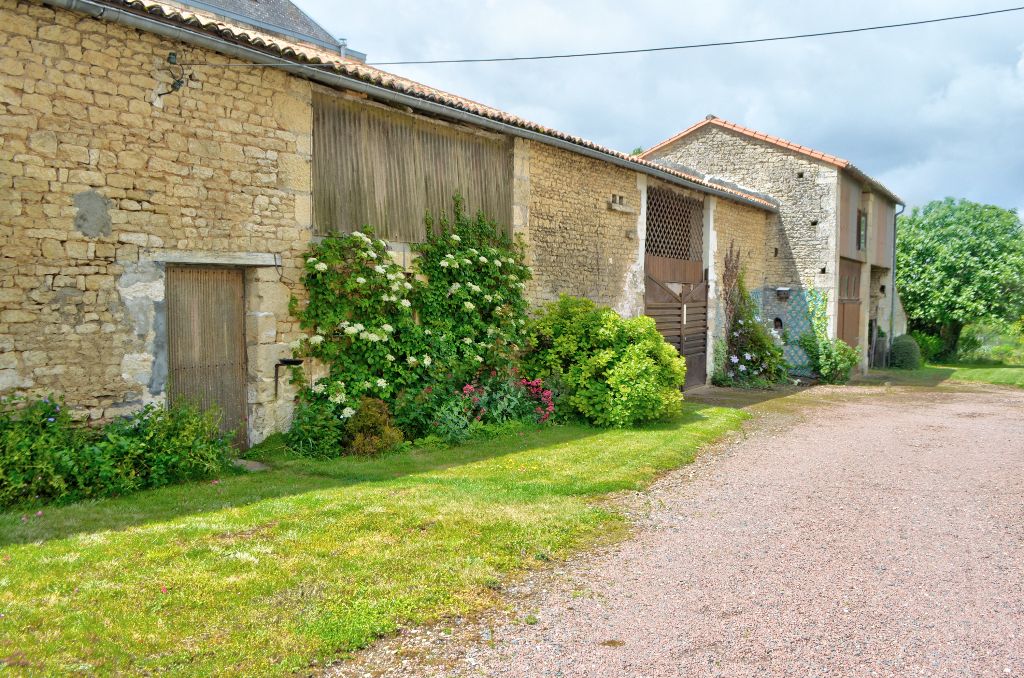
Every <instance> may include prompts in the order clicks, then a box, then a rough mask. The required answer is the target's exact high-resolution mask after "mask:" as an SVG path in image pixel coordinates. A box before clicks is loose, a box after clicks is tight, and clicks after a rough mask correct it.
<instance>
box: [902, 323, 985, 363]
mask: <svg viewBox="0 0 1024 678" xmlns="http://www.w3.org/2000/svg"><path fill="white" fill-rule="evenodd" d="M910 336H912V337H913V338H914V340H915V341H916V342H917V346H918V348H919V349H921V359H922V360H924V361H925V362H929V363H931V362H935V361H936V360H938V359H939V356H941V355H942V338H941V337H936V336H934V335H931V334H926V333H925V332H921V331H920V330H914V331H912V332H911V333H910ZM897 338H898V337H897ZM963 339H965V340H966V341H967V342H968V343H969V342H970V338H968V337H964V338H963ZM894 343H895V342H894Z"/></svg>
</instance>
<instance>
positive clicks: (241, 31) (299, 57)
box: [100, 0, 777, 211]
mask: <svg viewBox="0 0 1024 678" xmlns="http://www.w3.org/2000/svg"><path fill="white" fill-rule="evenodd" d="M100 1H101V2H103V4H107V5H111V6H117V7H122V8H125V9H127V10H131V11H133V12H136V13H141V14H146V15H148V16H150V17H152V18H156V19H160V20H163V21H165V22H168V23H173V24H179V25H185V26H188V27H190V28H192V29H197V30H201V31H203V32H206V33H213V34H215V35H218V36H220V37H221V38H223V39H225V40H227V41H230V42H241V43H245V44H246V45H248V46H251V47H256V48H259V49H261V50H264V51H266V52H268V53H270V54H273V55H275V56H281V57H285V58H287V59H289V60H292V61H296V62H298V63H301V64H304V65H313V66H323V67H324V68H325V69H329V70H330V71H332V72H334V73H338V74H340V75H342V76H345V77H348V78H353V79H357V80H361V81H363V82H366V83H369V84H372V85H375V86H377V87H383V88H386V89H389V90H392V91H395V92H400V93H403V94H407V95H409V96H412V97H415V98H418V99H422V100H424V101H429V102H433V103H436V104H439V105H442V106H445V107H448V108H452V109H456V110H459V111H464V112H467V113H472V114H474V115H478V116H480V117H482V118H487V119H489V120H493V121H497V122H501V123H504V124H507V125H510V126H513V127H517V128H519V129H523V130H529V131H532V132H537V133H539V134H542V135H545V136H549V137H551V138H553V139H559V140H562V141H566V142H569V143H571V144H573V145H576V146H580V147H582V148H588V149H591V150H594V151H598V152H599V153H601V154H604V155H608V156H613V157H616V158H619V159H621V160H627V161H628V162H629V163H631V164H633V165H635V166H636V167H637V168H638V170H641V171H643V170H644V169H650V170H657V171H658V172H664V173H666V174H668V175H671V176H675V177H678V178H679V179H683V180H685V181H687V182H690V183H691V184H695V185H698V186H703V187H705V188H709V189H713V190H716V191H721V192H724V193H727V194H730V195H733V196H735V197H736V198H737V199H738V200H741V201H744V202H747V203H751V204H754V205H757V206H759V207H762V208H763V209H766V210H769V211H776V210H777V205H776V204H775V203H774V202H773V201H771V200H767V199H765V198H764V197H763V196H760V195H757V194H755V193H753V192H747V191H744V190H740V189H737V188H735V187H732V186H729V185H724V184H720V183H718V182H715V181H713V180H710V179H707V178H705V177H704V176H703V175H700V174H699V173H694V174H689V173H685V172H682V171H680V170H678V169H672V168H666V167H665V166H663V165H660V164H658V163H654V162H651V161H649V160H645V159H643V158H641V157H638V156H631V155H628V154H626V153H622V152H620V151H616V150H613V149H610V148H606V147H604V146H601V145H599V144H596V143H594V142H592V141H588V140H587V139H583V138H581V137H577V136H574V135H571V134H567V133H565V132H560V131H558V130H555V129H551V128H550V127H545V126H544V125H540V124H538V123H535V122H531V121H529V120H526V119H524V118H520V117H519V116H516V115H512V114H511V113H506V112H505V111H502V110H499V109H497V108H493V107H491V106H486V105H484V104H481V103H478V102H476V101H473V100H471V99H467V98H465V97H460V96H457V95H455V94H450V93H448V92H444V91H442V90H439V89H436V88H434V87H430V86H428V85H424V84H422V83H419V82H416V81H414V80H409V79H408V78H403V77H401V76H398V75H395V74H393V73H388V72H387V71H382V70H380V69H379V68H374V67H373V66H368V65H366V64H364V63H361V62H358V61H351V60H344V59H341V58H339V55H338V54H336V53H332V52H329V51H327V50H324V49H321V48H318V47H316V46H315V45H310V44H305V43H301V44H300V43H293V42H289V41H286V40H283V39H281V38H280V37H278V36H272V35H270V34H267V33H263V32H260V31H258V30H254V29H252V28H249V27H242V26H237V25H233V24H231V23H229V22H226V21H224V20H222V19H220V18H217V17H214V16H212V15H208V14H204V13H202V12H198V11H195V10H194V9H192V8H185V7H181V6H176V5H173V4H168V3H163V2H157V1H156V0H100Z"/></svg>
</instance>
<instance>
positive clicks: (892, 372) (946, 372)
mask: <svg viewBox="0 0 1024 678" xmlns="http://www.w3.org/2000/svg"><path fill="white" fill-rule="evenodd" d="M955 372H956V370H955V369H954V368H952V367H935V366H932V365H928V366H926V367H921V368H918V369H916V370H899V369H894V368H890V369H875V370H871V371H870V372H869V373H868V374H866V375H864V376H862V377H859V378H858V379H857V380H856V382H855V383H858V384H885V383H889V384H894V385H897V386H938V385H939V384H941V383H943V382H945V381H949V380H950V379H951V378H952V377H953V376H954V374H955Z"/></svg>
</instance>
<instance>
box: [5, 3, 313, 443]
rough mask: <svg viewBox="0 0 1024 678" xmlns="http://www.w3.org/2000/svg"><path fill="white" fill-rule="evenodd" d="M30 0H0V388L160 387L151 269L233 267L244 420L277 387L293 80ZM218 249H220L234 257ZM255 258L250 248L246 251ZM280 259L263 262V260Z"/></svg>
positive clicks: (300, 201) (302, 203)
mask: <svg viewBox="0 0 1024 678" xmlns="http://www.w3.org/2000/svg"><path fill="white" fill-rule="evenodd" d="M170 51H176V52H177V53H178V54H179V55H187V59H185V60H187V61H199V62H212V63H222V62H226V61H228V60H227V58H225V57H223V56H220V55H218V54H216V53H213V52H207V51H203V50H200V49H197V48H193V47H188V46H185V45H183V44H176V43H174V42H171V41H168V40H165V39H163V38H160V37H158V36H155V35H152V34H148V33H141V32H137V31H133V30H130V29H128V28H125V27H122V26H119V25H117V24H113V23H108V22H103V21H96V20H93V19H89V18H85V17H84V16H82V15H78V14H73V13H70V12H65V11H62V10H54V9H50V8H48V7H45V6H42V5H40V4H38V3H35V2H19V1H16V0H0V138H2V142H0V246H2V259H0V392H11V391H13V390H19V391H23V392H27V393H34V394H44V393H51V392H53V393H59V394H63V395H64V396H65V397H66V398H67V399H68V402H69V403H70V404H72V405H73V406H75V407H76V408H77V409H78V411H79V412H80V413H81V414H82V415H83V416H88V417H90V418H93V419H99V418H105V417H110V416H113V415H116V414H120V413H121V412H123V411H125V410H126V409H127V408H131V407H136V406H137V405H138V404H140V403H142V402H145V401H149V400H159V399H161V398H162V397H163V393H164V386H165V383H166V374H167V365H166V344H165V339H164V332H165V329H164V323H165V321H164V317H163V305H164V274H163V271H164V266H165V262H166V261H169V260H173V261H182V262H188V261H193V260H195V261H196V263H198V262H199V261H206V262H207V263H209V262H213V263H233V264H235V265H255V264H259V263H262V264H263V267H262V268H260V267H253V268H249V269H247V270H248V273H247V297H248V299H247V343H248V346H249V347H248V356H249V363H250V369H249V383H248V389H249V402H250V412H249V415H250V417H249V419H250V429H251V433H252V437H253V438H254V439H256V440H258V439H259V438H261V437H262V435H264V434H265V433H266V432H267V431H269V430H271V429H273V428H274V426H275V422H276V421H277V420H278V418H279V417H280V416H283V415H282V413H281V412H278V408H277V407H276V403H278V402H280V403H282V407H287V406H286V405H283V404H284V403H287V402H289V401H290V393H289V392H288V388H287V387H286V384H284V383H283V382H284V381H285V379H284V378H282V389H281V391H282V393H281V397H280V398H279V399H278V400H277V401H275V400H274V397H273V386H274V385H273V364H274V363H275V362H277V360H278V358H279V357H282V356H285V355H287V344H288V342H289V341H290V340H292V339H294V338H295V337H297V336H298V328H297V326H296V324H295V322H294V320H293V319H291V318H290V317H289V316H288V313H287V301H288V297H289V294H290V292H301V290H300V289H299V284H298V279H299V266H300V263H301V262H300V258H299V256H300V253H301V251H302V250H303V249H304V248H305V246H306V243H307V242H308V239H309V224H310V151H311V125H312V116H311V108H310V86H309V83H308V82H306V81H303V80H300V79H298V78H294V77H292V76H288V75H286V74H283V73H281V72H279V71H277V70H276V69H270V68H265V69H260V68H252V69H240V68H202V69H195V71H194V73H193V77H192V78H191V79H190V80H189V81H188V83H187V85H186V87H185V88H184V89H182V90H181V91H180V92H176V93H172V94H168V95H166V96H160V94H161V93H163V92H167V91H168V90H169V83H170V80H171V75H170V73H169V71H168V69H167V65H166V59H167V54H168V52H170ZM231 253H236V254H235V255H232V254H231ZM253 255H259V256H255V257H254V256H253ZM275 260H276V261H278V262H279V263H280V265H279V266H274V265H271V266H266V264H267V263H268V261H269V262H274V261H275Z"/></svg>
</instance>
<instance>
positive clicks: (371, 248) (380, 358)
mask: <svg viewBox="0 0 1024 678" xmlns="http://www.w3.org/2000/svg"><path fill="white" fill-rule="evenodd" d="M302 282H303V284H304V285H305V287H306V290H307V292H308V295H309V301H308V303H307V304H306V305H305V306H304V307H302V308H300V307H299V305H298V303H297V302H296V300H294V299H293V300H292V305H291V312H292V314H293V315H294V316H296V317H297V318H298V319H299V322H300V324H301V326H302V328H303V329H305V330H307V331H309V332H311V334H310V336H307V337H305V338H303V339H302V340H300V341H298V342H296V343H295V344H293V345H292V348H293V350H294V352H295V353H296V354H297V355H301V356H306V357H312V358H316V359H318V360H320V361H321V362H323V363H324V364H325V365H327V366H328V367H329V369H330V372H329V375H328V378H327V379H326V380H322V381H320V382H319V383H316V384H312V385H310V386H309V388H308V389H307V391H306V392H305V393H304V394H303V395H304V396H305V397H307V398H308V397H314V396H316V397H322V398H325V399H328V400H329V401H330V402H331V403H332V404H334V405H338V406H341V411H343V412H346V411H347V410H346V408H354V405H355V403H358V402H359V399H360V398H362V397H363V396H364V395H368V396H372V397H377V398H381V399H383V400H385V401H386V400H388V399H389V398H391V397H392V395H393V394H395V393H397V392H398V391H399V390H400V389H402V388H403V387H405V386H408V385H410V384H413V383H416V382H417V381H418V380H420V379H422V378H423V374H424V372H425V371H426V370H429V369H430V367H431V365H432V364H433V362H434V358H433V356H431V355H430V345H429V344H428V342H427V340H426V339H427V338H426V336H425V335H424V333H423V330H422V328H421V327H419V326H418V325H417V323H416V318H415V313H414V310H413V307H412V301H411V300H410V297H412V296H413V295H414V292H415V290H416V287H417V285H420V284H422V283H420V282H418V281H417V280H416V279H415V278H412V277H410V276H407V275H406V274H405V273H404V272H403V270H402V268H401V267H400V266H398V265H397V264H395V263H394V261H393V260H392V259H391V256H390V255H389V254H388V252H387V243H386V242H384V241H383V240H375V239H374V238H373V237H372V232H370V231H367V232H366V233H364V232H360V231H356V232H355V233H353V234H351V235H349V236H345V237H330V238H325V239H324V240H323V241H322V242H320V243H319V244H315V245H313V246H312V247H311V248H310V251H309V252H308V254H307V256H306V263H305V272H304V274H303V276H302ZM352 413H354V412H350V413H348V414H347V415H346V416H351V414H352Z"/></svg>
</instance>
